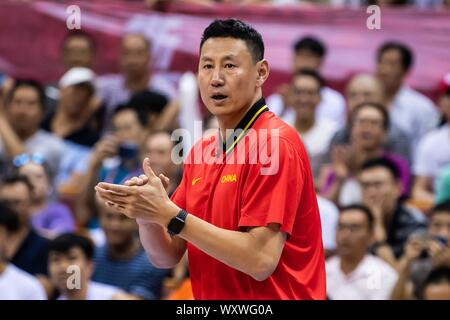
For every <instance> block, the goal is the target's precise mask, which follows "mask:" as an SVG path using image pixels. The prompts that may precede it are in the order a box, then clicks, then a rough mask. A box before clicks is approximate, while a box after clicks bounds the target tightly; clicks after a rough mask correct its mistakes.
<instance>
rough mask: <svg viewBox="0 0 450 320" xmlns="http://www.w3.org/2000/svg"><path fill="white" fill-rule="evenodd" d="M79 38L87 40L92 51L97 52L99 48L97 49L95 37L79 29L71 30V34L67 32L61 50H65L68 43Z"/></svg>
mask: <svg viewBox="0 0 450 320" xmlns="http://www.w3.org/2000/svg"><path fill="white" fill-rule="evenodd" d="M77 37H79V38H85V39H86V40H87V41H88V42H89V45H90V47H91V49H92V51H94V52H95V51H96V49H97V48H96V44H95V40H94V37H93V36H92V35H91V34H90V33H88V32H86V31H84V30H79V29H75V30H70V31H69V32H67V33H66V34H65V36H64V38H63V41H62V44H61V49H64V48H65V46H66V44H67V42H69V41H70V40H71V39H72V38H77Z"/></svg>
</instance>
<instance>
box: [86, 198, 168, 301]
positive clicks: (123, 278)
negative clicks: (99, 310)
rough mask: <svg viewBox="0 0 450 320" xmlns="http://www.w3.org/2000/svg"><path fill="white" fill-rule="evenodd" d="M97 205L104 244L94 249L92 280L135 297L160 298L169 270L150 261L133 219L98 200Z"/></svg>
mask: <svg viewBox="0 0 450 320" xmlns="http://www.w3.org/2000/svg"><path fill="white" fill-rule="evenodd" d="M97 205H98V206H99V213H100V222H101V227H102V229H103V231H104V233H105V235H106V244H105V245H104V246H102V247H99V248H97V249H96V250H95V255H94V263H95V271H94V274H93V276H92V280H93V281H96V282H100V283H105V284H109V285H113V286H116V287H118V288H121V289H122V290H124V291H125V292H127V293H128V294H130V295H131V296H133V297H135V298H136V299H147V300H154V299H161V292H162V283H163V279H164V278H165V277H166V276H167V275H168V271H167V270H162V269H157V268H155V267H154V266H153V265H152V264H151V263H150V262H149V260H148V257H147V254H146V253H145V251H144V249H143V248H142V246H141V244H140V241H139V238H138V225H137V223H136V221H135V220H134V219H130V218H128V217H127V216H125V215H123V214H121V213H118V212H114V211H111V210H110V209H108V208H107V207H106V206H105V205H104V204H103V203H102V202H101V201H97ZM119 275H120V276H119Z"/></svg>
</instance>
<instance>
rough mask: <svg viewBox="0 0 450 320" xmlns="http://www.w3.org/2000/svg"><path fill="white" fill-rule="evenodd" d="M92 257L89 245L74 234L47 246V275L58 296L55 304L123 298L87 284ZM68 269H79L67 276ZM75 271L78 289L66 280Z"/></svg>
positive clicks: (104, 287) (106, 288)
mask: <svg viewBox="0 0 450 320" xmlns="http://www.w3.org/2000/svg"><path fill="white" fill-rule="evenodd" d="M93 255H94V246H93V244H92V242H91V241H90V240H89V239H88V238H85V237H83V236H80V235H76V234H74V233H65V234H62V235H60V236H58V237H57V238H55V239H54V240H52V241H51V242H50V243H49V254H48V273H49V275H50V279H51V281H52V284H53V285H54V286H55V288H57V290H58V291H59V293H60V296H59V297H58V300H112V299H115V298H116V297H123V292H122V291H121V290H120V289H118V288H116V287H113V286H110V285H106V284H101V283H97V282H94V281H91V280H90V279H91V276H92V273H93V271H94V264H93V261H92V258H93ZM70 266H76V267H77V268H78V269H72V272H70V270H71V269H69V267H70ZM72 268H73V267H72ZM74 270H75V272H77V271H79V273H78V274H77V275H78V276H79V281H80V282H79V286H77V285H76V282H73V283H72V282H70V279H68V278H69V277H70V276H71V275H72V274H73V272H74ZM68 271H69V272H68ZM69 283H70V284H73V287H70V286H69V285H68V284H69Z"/></svg>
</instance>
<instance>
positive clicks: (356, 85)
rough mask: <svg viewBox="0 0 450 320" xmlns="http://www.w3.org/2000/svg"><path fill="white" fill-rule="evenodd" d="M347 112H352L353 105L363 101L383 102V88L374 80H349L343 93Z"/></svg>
mask: <svg viewBox="0 0 450 320" xmlns="http://www.w3.org/2000/svg"><path fill="white" fill-rule="evenodd" d="M345 98H346V100H347V113H348V114H349V115H350V114H352V112H353V110H355V107H356V106H357V105H359V104H361V103H364V102H375V103H380V104H382V103H383V89H382V88H381V87H380V86H379V85H377V82H375V81H368V79H367V80H365V79H363V80H362V81H357V80H356V81H351V82H350V83H349V85H348V87H347V92H346V95H345Z"/></svg>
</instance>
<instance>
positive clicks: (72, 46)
mask: <svg viewBox="0 0 450 320" xmlns="http://www.w3.org/2000/svg"><path fill="white" fill-rule="evenodd" d="M95 51H96V47H95V41H94V38H93V37H92V36H91V35H90V34H89V33H86V32H85V31H82V30H76V29H75V30H69V31H68V32H67V34H66V35H65V37H64V39H63V41H62V44H61V51H60V56H61V61H62V63H63V66H64V73H66V72H67V71H69V70H70V69H72V68H87V69H91V70H93V69H94V61H95ZM45 95H46V97H47V99H46V103H45V104H46V107H47V112H48V114H50V113H54V111H55V109H56V108H57V105H58V100H59V98H60V88H58V85H57V84H49V85H47V86H46V87H45ZM91 103H92V104H93V105H94V104H98V101H96V100H95V99H92V101H91Z"/></svg>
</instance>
